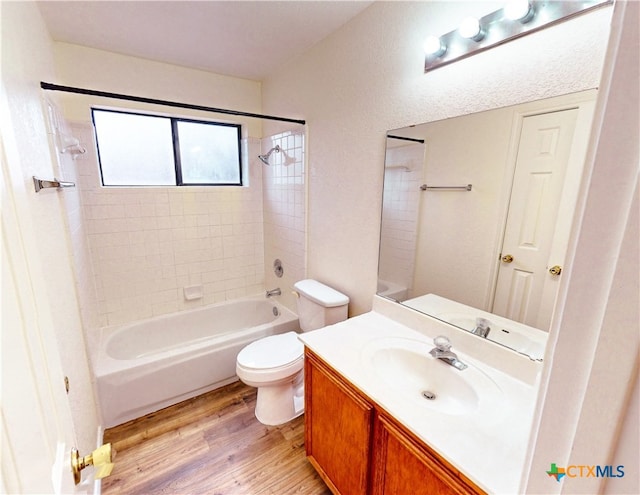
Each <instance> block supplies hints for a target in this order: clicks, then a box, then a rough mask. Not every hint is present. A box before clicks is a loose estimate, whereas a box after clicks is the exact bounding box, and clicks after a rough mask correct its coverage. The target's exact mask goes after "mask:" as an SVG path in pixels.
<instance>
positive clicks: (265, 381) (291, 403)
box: [236, 279, 349, 425]
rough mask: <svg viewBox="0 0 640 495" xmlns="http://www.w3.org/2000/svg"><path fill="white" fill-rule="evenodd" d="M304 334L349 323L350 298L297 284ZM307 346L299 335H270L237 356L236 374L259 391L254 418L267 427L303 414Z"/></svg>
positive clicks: (324, 288)
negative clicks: (342, 322) (337, 324)
mask: <svg viewBox="0 0 640 495" xmlns="http://www.w3.org/2000/svg"><path fill="white" fill-rule="evenodd" d="M294 288H295V292H296V294H297V295H298V299H297V307H298V319H299V321H300V329H301V330H302V331H303V332H308V331H310V330H316V329H318V328H322V327H325V326H327V325H331V324H333V323H338V322H339V321H343V320H346V319H347V310H348V306H349V298H348V297H347V296H345V295H344V294H342V293H340V292H338V291H337V290H335V289H332V288H331V287H329V286H327V285H324V284H322V283H320V282H318V281H316V280H311V279H307V280H301V281H299V282H296V283H295V284H294ZM303 370H304V345H303V344H302V342H300V341H299V340H298V334H297V333H296V332H287V333H282V334H278V335H271V336H269V337H264V338H262V339H260V340H256V341H255V342H252V343H251V344H249V345H248V346H246V347H245V348H244V349H242V350H241V351H240V352H239V353H238V358H237V360H236V374H237V375H238V378H240V380H242V381H243V382H244V383H246V384H247V385H249V386H251V387H256V388H257V389H258V397H257V400H256V411H255V415H256V418H257V419H258V421H260V422H261V423H262V424H265V425H280V424H283V423H286V422H287V421H291V420H292V419H294V418H296V417H298V416H300V415H301V414H302V413H303V412H304V371H303Z"/></svg>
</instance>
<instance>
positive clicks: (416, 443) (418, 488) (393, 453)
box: [305, 348, 485, 495]
mask: <svg viewBox="0 0 640 495" xmlns="http://www.w3.org/2000/svg"><path fill="white" fill-rule="evenodd" d="M305 415H306V417H305V444H306V452H307V456H308V458H309V461H310V462H311V464H312V465H313V466H314V468H315V469H316V471H318V473H319V474H320V476H321V477H322V479H323V480H324V481H325V483H327V485H328V486H329V488H330V489H331V491H332V492H333V493H334V494H336V495H339V494H341V495H405V494H409V493H410V494H412V495H422V494H424V495H451V494H456V495H461V494H465V495H466V494H484V493H485V492H483V491H482V490H480V489H479V488H478V487H476V486H475V485H474V484H473V483H472V482H471V481H469V480H468V479H467V478H466V477H465V476H464V475H462V474H461V473H460V472H459V471H457V470H456V469H455V468H454V467H453V466H451V465H450V464H449V463H447V462H446V461H445V460H444V459H442V458H441V457H440V456H439V455H438V454H437V453H436V452H434V451H433V450H432V449H430V448H429V447H428V446H427V445H425V444H424V442H422V441H421V440H420V439H418V438H417V437H415V435H413V434H412V433H411V432H410V431H408V430H407V429H406V428H404V426H402V425H401V424H399V423H398V422H397V421H395V419H393V417H392V416H391V415H389V414H387V413H386V412H385V411H384V410H382V409H381V408H380V407H378V406H377V405H376V404H375V403H374V402H373V401H371V400H369V399H368V398H367V397H366V396H364V394H363V393H361V392H360V391H359V390H357V389H356V388H355V387H354V386H353V385H351V384H350V383H349V382H348V381H347V380H345V379H344V378H343V377H342V376H341V375H340V374H339V373H337V372H336V371H335V370H333V369H332V368H331V367H330V366H329V365H328V364H326V363H325V362H324V361H323V360H322V359H321V358H319V357H318V356H317V355H315V354H314V353H313V352H312V351H311V350H309V349H308V348H305Z"/></svg>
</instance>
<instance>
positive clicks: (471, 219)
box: [377, 90, 596, 359]
mask: <svg viewBox="0 0 640 495" xmlns="http://www.w3.org/2000/svg"><path fill="white" fill-rule="evenodd" d="M595 97H596V91H595V90H588V91H584V92H581V93H575V94H570V95H565V96H560V97H555V98H550V99H546V100H540V101H535V102H529V103H524V104H521V105H517V106H511V107H504V108H498V109H495V110H489V111H485V112H480V113H476V114H470V115H463V116H460V117H455V118H451V119H446V120H442V121H437V122H430V123H424V124H419V125H412V126H409V127H405V128H402V129H394V130H392V131H389V132H388V133H387V148H386V157H385V174H384V193H383V208H382V210H383V211H382V225H381V236H380V259H379V270H378V290H377V294H378V295H381V296H383V297H387V298H390V299H393V300H395V301H397V302H399V303H401V304H403V305H405V306H407V307H410V308H413V309H415V310H417V311H421V312H424V313H426V314H429V315H430V316H433V317H436V318H438V319H440V320H442V321H445V322H447V323H450V324H452V325H455V326H457V327H459V328H462V329H464V330H467V331H470V332H472V333H476V334H478V335H480V336H484V337H486V338H487V339H489V340H493V341H495V342H497V343H499V344H502V345H506V346H508V347H510V348H512V349H514V350H516V351H517V352H521V353H523V354H526V355H527V356H529V357H531V358H532V359H542V355H543V354H544V347H545V344H546V337H547V332H548V330H549V325H550V321H551V317H552V314H553V310H554V306H555V300H556V294H557V290H558V286H559V281H560V279H561V277H562V269H563V267H564V263H565V259H564V258H565V254H566V248H567V244H568V239H569V230H570V227H571V223H572V219H573V211H574V208H575V204H576V200H577V194H578V185H579V183H580V178H581V174H582V167H583V164H584V159H585V154H586V149H587V144H588V139H589V133H590V128H591V121H592V118H593V109H594V104H595ZM479 319H483V320H479ZM487 326H488V327H489V330H488V333H487V329H486V328H485V327H487ZM483 334H485V335H483Z"/></svg>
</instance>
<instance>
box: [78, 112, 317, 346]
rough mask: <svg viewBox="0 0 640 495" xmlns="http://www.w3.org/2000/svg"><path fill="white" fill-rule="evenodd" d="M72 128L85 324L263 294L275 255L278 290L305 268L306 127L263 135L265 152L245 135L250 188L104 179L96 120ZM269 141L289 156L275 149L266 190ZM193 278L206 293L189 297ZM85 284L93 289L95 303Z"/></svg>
mask: <svg viewBox="0 0 640 495" xmlns="http://www.w3.org/2000/svg"><path fill="white" fill-rule="evenodd" d="M71 127H72V132H73V134H74V135H75V136H76V137H77V138H78V139H80V141H81V143H82V144H83V145H84V146H85V147H86V148H87V153H86V154H85V155H82V156H80V157H78V158H77V159H75V160H73V161H71V160H69V159H67V160H65V163H68V164H69V165H73V164H75V166H76V171H75V173H74V172H72V171H69V172H68V173H69V174H70V175H73V176H74V178H75V180H76V181H77V189H76V191H77V193H75V194H78V193H79V195H78V196H79V199H80V203H79V205H77V206H75V207H74V206H73V205H71V206H70V209H69V213H68V214H69V230H70V235H71V243H72V246H73V247H72V249H73V251H74V259H75V260H76V263H77V265H78V266H76V274H77V278H78V282H77V284H78V292H79V293H80V299H81V300H84V301H85V304H83V306H85V307H87V311H86V314H85V315H84V320H85V321H84V323H85V326H86V327H89V328H97V327H102V326H109V325H117V324H122V323H127V322H130V321H135V320H140V319H144V318H149V317H152V316H156V315H160V314H165V313H171V312H175V311H180V310H184V309H189V308H192V307H195V306H200V305H206V304H211V303H215V302H219V301H223V300H227V299H235V298H238V297H243V296H247V295H252V294H257V293H261V292H263V291H264V290H265V271H266V272H270V271H271V264H272V262H273V260H272V259H271V258H275V257H278V258H280V259H281V260H282V261H283V262H284V263H285V276H286V278H285V279H284V280H285V281H286V285H285V284H283V286H282V289H283V294H284V293H286V294H289V291H288V288H289V286H290V285H293V283H294V282H295V280H297V279H298V278H296V277H301V278H302V277H303V276H304V256H305V255H304V252H298V251H299V250H302V251H304V232H305V230H304V223H305V222H304V219H305V213H304V151H303V150H304V135H303V134H297V135H294V134H292V133H283V134H280V135H278V136H274V137H273V138H271V139H264V140H263V141H264V144H263V146H262V151H261V147H260V140H259V139H257V138H248V139H244V140H243V160H244V163H245V170H244V171H243V173H244V174H245V177H246V171H247V168H248V183H247V186H246V187H172V188H167V187H140V188H116V187H109V188H105V187H102V186H101V185H100V176H99V169H98V164H97V157H96V154H95V143H94V136H93V130H92V127H91V126H90V125H88V124H73V125H72V126H71ZM272 142H273V143H274V144H273V146H275V144H280V146H281V147H282V148H283V149H284V150H285V153H286V157H287V160H286V161H282V158H283V154H281V153H280V154H276V153H274V154H273V155H272V157H271V159H272V162H273V164H274V165H273V166H271V167H268V172H267V173H266V174H264V175H265V184H264V196H263V184H262V181H263V170H265V169H267V167H266V166H263V165H262V163H261V162H260V161H259V160H258V159H257V155H258V154H259V153H263V152H264V151H265V148H267V146H269V147H268V148H267V150H268V149H269V148H270V147H271V144H270V143H272ZM276 155H277V156H276ZM247 157H248V161H247ZM247 163H248V165H246V164H247ZM263 197H264V200H265V206H264V211H263ZM265 229H266V230H265ZM85 239H86V240H85ZM265 243H266V244H267V245H268V247H267V248H266V252H267V253H268V263H266V264H265ZM91 274H92V275H93V277H92V276H91ZM192 285H201V286H202V293H203V297H202V298H200V299H196V300H186V299H185V297H184V292H183V291H184V287H188V286H192ZM86 292H94V293H95V301H96V303H95V305H94V308H95V309H93V310H92V309H91V300H92V299H93V298H92V297H91V296H90V295H88V294H87V293H86ZM283 302H285V301H283ZM290 303H291V301H290ZM89 340H91V336H89Z"/></svg>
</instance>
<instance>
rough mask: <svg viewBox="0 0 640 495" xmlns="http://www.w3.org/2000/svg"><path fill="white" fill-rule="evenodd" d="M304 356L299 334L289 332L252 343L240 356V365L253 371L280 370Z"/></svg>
mask: <svg viewBox="0 0 640 495" xmlns="http://www.w3.org/2000/svg"><path fill="white" fill-rule="evenodd" d="M303 354H304V345H303V344H302V342H300V341H299V340H298V334H297V333H296V332H287V333H282V334H279V335H271V336H270V337H265V338H263V339H260V340H256V341H255V342H252V343H251V344H249V345H248V346H246V347H245V348H244V349H242V350H241V351H240V353H239V354H238V364H239V365H240V366H243V367H245V368H253V369H265V368H279V367H280V366H286V365H288V364H290V363H292V362H294V361H296V360H298V359H301V358H302V356H303Z"/></svg>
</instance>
